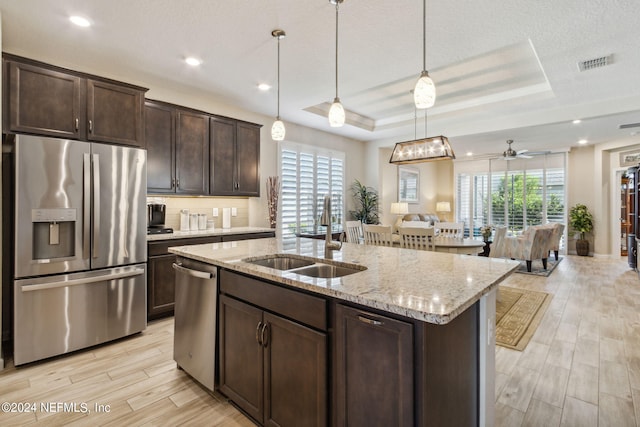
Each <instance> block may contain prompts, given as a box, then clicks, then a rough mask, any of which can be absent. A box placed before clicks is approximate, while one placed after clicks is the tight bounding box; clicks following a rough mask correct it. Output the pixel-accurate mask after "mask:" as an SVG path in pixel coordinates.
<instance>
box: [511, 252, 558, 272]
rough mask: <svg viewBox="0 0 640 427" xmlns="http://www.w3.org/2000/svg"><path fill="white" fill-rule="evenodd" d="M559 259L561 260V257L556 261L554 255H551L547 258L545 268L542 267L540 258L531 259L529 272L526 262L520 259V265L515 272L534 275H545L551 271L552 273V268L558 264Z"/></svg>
mask: <svg viewBox="0 0 640 427" xmlns="http://www.w3.org/2000/svg"><path fill="white" fill-rule="evenodd" d="M560 261H562V257H559V258H558V260H557V261H556V260H555V258H554V256H553V255H551V258H549V259H547V269H546V270H545V269H544V267H543V266H542V260H541V259H536V260H533V261H531V272H529V271H527V262H526V261H520V267H518V269H517V270H516V273H522V274H532V275H534V276H544V277H547V276H549V275H550V274H551V273H553V270H555V268H556V267H557V266H558V264H560Z"/></svg>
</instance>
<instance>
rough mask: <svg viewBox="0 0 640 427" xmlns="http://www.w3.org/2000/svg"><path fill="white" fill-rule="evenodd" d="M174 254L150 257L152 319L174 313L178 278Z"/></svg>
mask: <svg viewBox="0 0 640 427" xmlns="http://www.w3.org/2000/svg"><path fill="white" fill-rule="evenodd" d="M174 262H176V256H175V255H173V254H169V255H160V256H153V257H149V267H148V270H149V273H148V278H147V281H148V283H147V316H148V317H149V318H150V319H153V318H155V317H160V316H161V315H165V316H166V315H168V314H171V313H173V307H174V305H175V289H176V279H175V273H174V271H173V263H174Z"/></svg>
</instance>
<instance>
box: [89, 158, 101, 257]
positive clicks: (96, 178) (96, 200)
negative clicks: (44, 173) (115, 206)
mask: <svg viewBox="0 0 640 427" xmlns="http://www.w3.org/2000/svg"><path fill="white" fill-rule="evenodd" d="M91 156H92V160H93V161H92V162H91V163H92V165H93V248H92V252H93V257H94V258H98V247H99V245H98V238H99V236H100V156H99V155H98V154H92V155H91Z"/></svg>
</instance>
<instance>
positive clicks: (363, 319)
mask: <svg viewBox="0 0 640 427" xmlns="http://www.w3.org/2000/svg"><path fill="white" fill-rule="evenodd" d="M358 320H359V321H361V322H364V323H367V324H369V325H373V326H380V325H382V322H381V321H379V320H374V319H369V318H367V317H364V316H358Z"/></svg>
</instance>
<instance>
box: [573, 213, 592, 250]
mask: <svg viewBox="0 0 640 427" xmlns="http://www.w3.org/2000/svg"><path fill="white" fill-rule="evenodd" d="M569 227H571V229H572V230H573V231H574V232H576V233H579V234H580V238H579V239H578V240H576V253H577V254H578V255H580V256H587V255H589V241H588V240H587V239H585V234H586V233H591V232H592V231H593V215H591V212H589V209H587V207H586V206H585V205H583V204H580V203H579V204H577V205H575V206H574V207H572V208H571V210H570V211H569Z"/></svg>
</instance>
